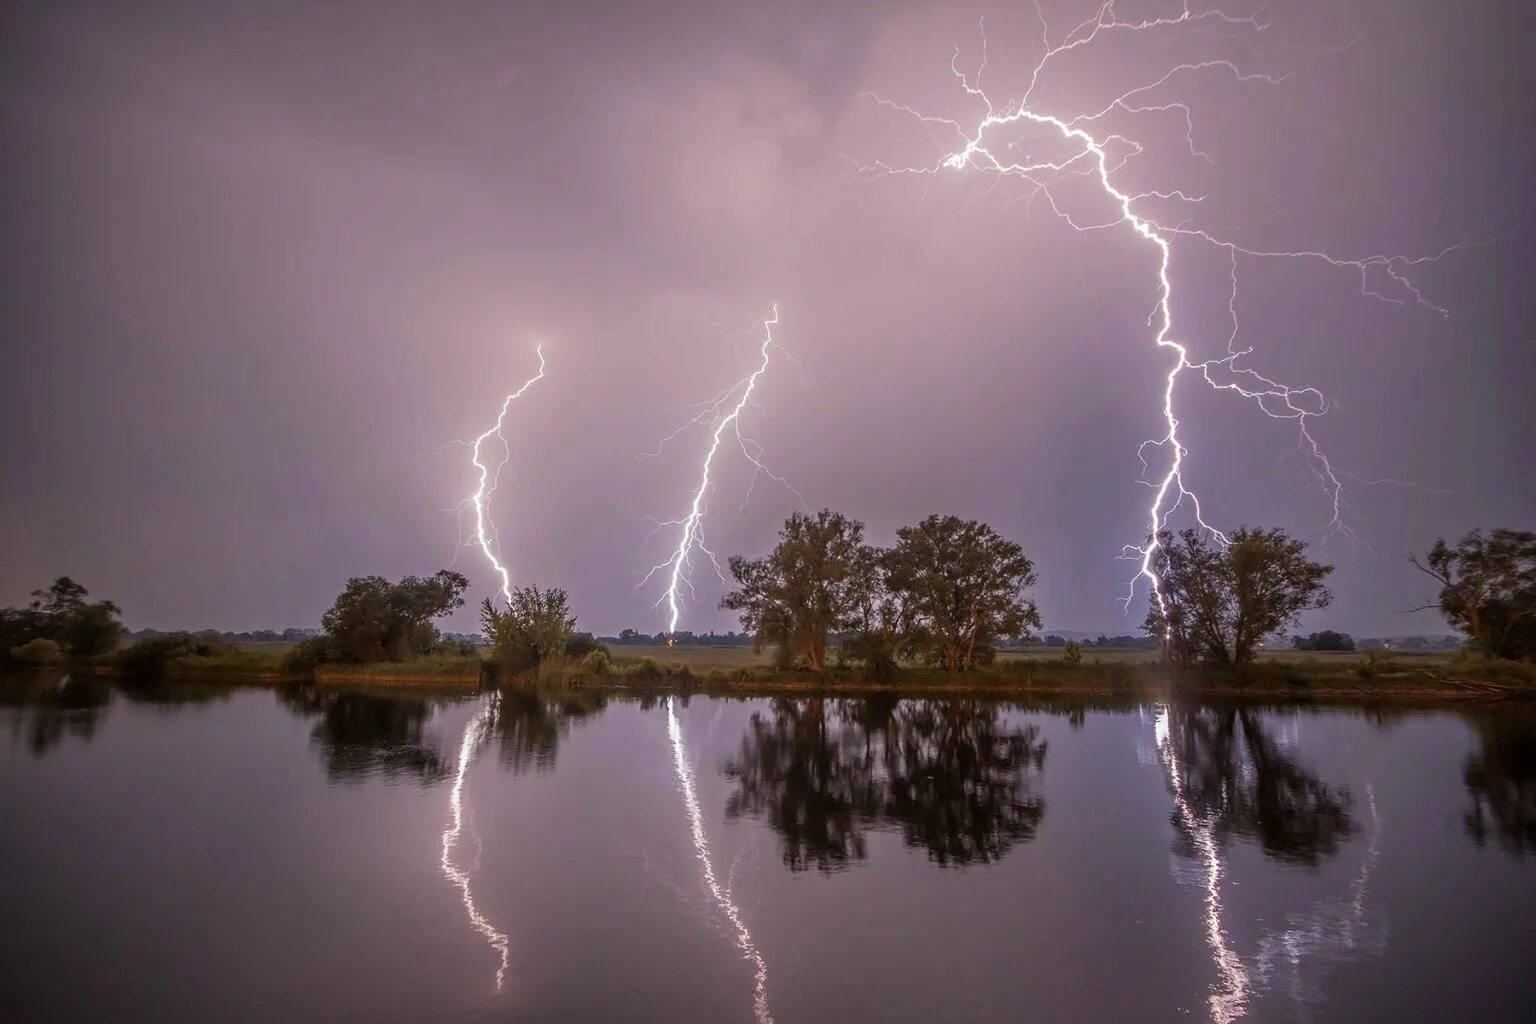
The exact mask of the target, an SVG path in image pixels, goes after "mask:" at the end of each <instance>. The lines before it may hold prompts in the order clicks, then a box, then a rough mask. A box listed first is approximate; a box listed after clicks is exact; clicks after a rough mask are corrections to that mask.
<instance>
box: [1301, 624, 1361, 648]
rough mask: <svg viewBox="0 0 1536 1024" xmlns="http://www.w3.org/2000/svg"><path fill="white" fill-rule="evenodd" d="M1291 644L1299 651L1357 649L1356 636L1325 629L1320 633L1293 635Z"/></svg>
mask: <svg viewBox="0 0 1536 1024" xmlns="http://www.w3.org/2000/svg"><path fill="white" fill-rule="evenodd" d="M1291 646H1292V647H1294V648H1296V649H1297V650H1298V651H1352V650H1354V649H1355V638H1354V637H1352V636H1350V635H1349V634H1348V633H1336V632H1334V631H1333V630H1331V629H1325V630H1323V631H1322V632H1320V633H1309V634H1307V635H1306V636H1293V637H1291Z"/></svg>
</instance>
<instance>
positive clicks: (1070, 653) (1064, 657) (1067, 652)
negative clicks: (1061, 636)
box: [1061, 640, 1083, 665]
mask: <svg viewBox="0 0 1536 1024" xmlns="http://www.w3.org/2000/svg"><path fill="white" fill-rule="evenodd" d="M1061 662H1062V664H1064V665H1081V664H1082V663H1083V645H1082V644H1080V643H1078V642H1077V641H1076V640H1068V641H1067V645H1066V646H1065V647H1063V648H1062V649H1061Z"/></svg>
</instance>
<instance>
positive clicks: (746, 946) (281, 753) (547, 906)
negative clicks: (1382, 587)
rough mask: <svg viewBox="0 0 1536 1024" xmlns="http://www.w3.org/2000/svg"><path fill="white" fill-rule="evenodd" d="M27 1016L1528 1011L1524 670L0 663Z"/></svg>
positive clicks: (3, 784) (5, 978)
mask: <svg viewBox="0 0 1536 1024" xmlns="http://www.w3.org/2000/svg"><path fill="white" fill-rule="evenodd" d="M0 1019H3V1020H6V1021H27V1020H38V1021H67V1020H80V1021H87V1020H88V1021H105V1020H213V1019H218V1020H231V1021H297V1020H324V1021H376V1020H386V1021H420V1020H444V1019H446V1020H459V1019H470V1020H481V1019H485V1020H492V1019H494V1020H519V1021H588V1020H591V1021H600V1020H623V1021H667V1022H694V1021H698V1022H721V1021H752V1020H754V1019H761V1020H767V1019H772V1020H775V1021H779V1022H783V1024H790V1022H798V1021H863V1020H868V1021H881V1022H895V1021H925V1022H927V1021H996V1020H1012V1019H1018V1020H1031V1021H1114V1022H1126V1021H1181V1020H1218V1021H1231V1020H1239V1019H1246V1020H1253V1021H1291V1020H1302V1021H1306V1020H1339V1021H1368V1020H1371V1021H1376V1020H1380V1021H1435V1022H1440V1021H1463V1020H1465V1021H1521V1022H1529V1021H1532V1020H1536V711H1533V710H1532V709H1529V708H1518V707H1508V706H1505V707H1498V708H1484V709H1480V710H1462V711H1457V712H1448V713H1433V714H1385V713H1381V712H1372V713H1366V712H1355V713H1351V712H1344V711H1311V710H1292V709H1283V710H1281V709H1260V708H1255V707H1250V706H1212V705H1198V704H1196V705H1188V706H1179V705H1175V706H1156V705H1152V706H1144V707H1137V706H1118V707H1116V706H1109V707H1096V706H1084V705H1081V704H1078V705H1074V704H1071V703H1061V704H1045V705H1039V704H1024V705H1017V704H998V703H993V702H987V701H976V700H964V699H952V700H940V701H902V702H897V701H892V700H887V699H876V700H856V701H855V700H837V701H831V700H828V701H815V700H805V699H798V700H793V701H773V700H750V701H721V700H710V699H706V698H702V697H694V698H692V699H689V700H686V701H684V700H681V699H678V700H669V699H667V698H659V699H653V700H650V701H647V702H643V703H642V702H637V701H634V700H632V699H623V698H620V697H618V696H612V697H607V698H604V697H602V696H599V695H595V694H583V695H580V696H578V697H574V698H571V699H568V700H564V701H561V700H547V699H539V698H536V697H531V696H518V695H513V694H507V695H503V696H500V697H496V696H480V697H476V698H474V699H467V700H458V701H444V700H440V699H434V698H423V697H410V696H393V697H378V696H368V695H362V694H348V693H338V692H324V691H321V692H317V691H314V690H293V691H282V692H274V691H271V690H261V689H249V690H228V689H223V688H218V687H211V686H210V687H188V686H178V687H163V688H155V689H149V690H131V689H123V688H118V687H113V686H109V685H107V684H104V683H100V682H96V681H91V680H81V679H73V680H68V679H66V680H58V679H52V680H42V679H33V680H21V681H18V680H15V679H12V680H10V681H8V682H0Z"/></svg>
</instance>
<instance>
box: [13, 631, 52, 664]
mask: <svg viewBox="0 0 1536 1024" xmlns="http://www.w3.org/2000/svg"><path fill="white" fill-rule="evenodd" d="M11 659H12V660H13V661H18V662H20V663H21V664H23V665H57V664H58V663H59V662H61V661H63V660H64V652H63V651H61V650H59V645H58V644H56V643H54V642H53V641H52V640H49V639H48V638H47V637H42V636H37V637H33V638H32V639H31V640H28V641H27V642H26V643H24V644H22V645H21V646H19V647H12V648H11Z"/></svg>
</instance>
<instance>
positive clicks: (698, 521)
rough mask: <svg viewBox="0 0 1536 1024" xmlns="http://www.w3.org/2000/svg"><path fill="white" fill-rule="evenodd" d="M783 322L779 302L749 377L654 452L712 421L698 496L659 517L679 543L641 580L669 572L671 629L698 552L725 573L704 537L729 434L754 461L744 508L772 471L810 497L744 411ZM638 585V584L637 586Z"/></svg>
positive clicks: (780, 480) (722, 576)
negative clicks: (746, 430) (767, 454)
mask: <svg viewBox="0 0 1536 1024" xmlns="http://www.w3.org/2000/svg"><path fill="white" fill-rule="evenodd" d="M778 322H779V307H778V305H777V304H775V305H774V307H773V313H772V315H771V316H769V317H768V318H767V319H766V320H764V321H762V328H763V340H762V344H761V346H760V347H759V349H758V364H757V367H756V368H755V369H754V370H753V371H752V372H751V373H749V374H748V375H747V376H745V377H743V378H741V379H740V380H738V381H736V383H734V384H732V385H731V386H730V387H728V388H726V389H724V390H723V391H721V392H719V393H718V394H716V395H715V396H714V397H713V398H711V399H710V400H709V401H707V402H704V403H702V404H700V405H698V406H695V407H694V410H695V411H694V413H693V415H692V416H691V417H689V419H688V421H687V422H686V423H684V424H683V425H682V426H680V427H678V428H677V429H676V430H674V431H673V432H672V433H670V434H668V435H667V436H666V437H664V438H662V440H661V443H660V444H659V445H657V447H656V449H655V450H654V451H652V452H650V453H648V454H649V455H656V454H658V453H659V452H660V451H661V449H662V448H663V447H665V446H666V444H667V442H669V441H671V440H672V439H674V438H676V437H677V436H678V435H679V434H681V433H682V432H683V431H685V430H687V429H688V428H690V427H694V426H699V425H712V427H713V429H712V430H711V431H710V440H709V448H708V450H706V451H705V453H704V461H703V464H702V465H701V467H700V470H699V483H698V486H697V487H696V488H694V491H693V500H692V502H691V503H690V504H689V507H688V512H687V514H686V515H684V516H683V517H682V518H681V519H658V520H655V521H654V522H655V524H656V528H657V529H662V528H664V527H677V528H678V538H677V547H676V548H674V549H673V551H672V554H671V556H670V557H669V558H668V559H667V560H666V561H665V562H662V563H660V564H659V565H654V566H652V567H651V569H650V570H649V571H648V572H646V573H645V575H644V577H642V579H641V580H640V583H639V586H641V587H643V586H644V585H645V584H646V583H647V582H649V581H650V580H651V578H652V577H654V576H655V575H656V574H658V573H665V574H666V577H667V589H666V592H665V593H664V594H662V596H661V597H660V598H659V599H658V600H657V601H656V606H657V607H660V606H661V605H662V604H663V603H665V604H666V606H667V632H668V633H675V632H677V623H678V619H679V618H680V617H681V616H682V605H683V591H684V590H685V589H686V590H688V591H689V592H690V593H691V592H692V587H693V583H692V579H691V576H690V569H691V568H692V564H693V558H694V552H695V551H699V552H702V553H703V554H704V555H705V557H707V558H708V559H709V562H710V565H711V566H712V567H713V568H714V570H715V574H716V575H717V576H719V577H720V579H721V580H722V581H724V579H725V573H724V571H723V570H722V569H721V567H720V560H719V559H718V558H716V557H715V553H714V552H713V551H711V550H710V549H709V546H708V545H707V544H706V543H705V540H704V530H703V524H704V515H705V513H706V511H707V510H708V506H709V497H710V493H711V491H712V490H713V489H714V484H713V482H712V481H711V479H710V473H711V472H712V470H713V467H714V462H715V455H716V454H717V453H718V452H719V451H720V447H721V444H722V443H723V442H724V441H725V439H726V437H728V436H729V437H734V438H735V440H736V443H737V446H738V447H739V448H740V449H741V453H742V455H743V456H744V457H745V458H746V459H747V461H748V462H750V463H751V464H752V481H751V483H749V484H748V485H747V494H746V497H744V498H743V499H742V504H741V507H742V508H745V507H746V503H747V502H748V501H750V500H751V497H752V491H753V488H755V487H756V485H757V478H758V477H759V476H766V477H768V478H769V479H771V480H773V481H774V482H776V483H778V484H781V485H782V486H784V487H785V488H787V489H788V490H789V491H790V492H791V493H792V494H794V495H795V497H797V498H800V501H801V504H804V503H805V499H804V498H803V497H801V495H800V492H799V491H796V490H795V489H794V488H793V487H791V486H790V485H789V483H788V482H787V481H786V480H785V479H784V478H783V477H782V476H779V475H778V474H777V473H775V472H773V471H772V470H771V469H769V468H768V467H767V466H766V465H765V464H764V463H763V449H762V446H761V445H759V444H758V443H757V442H755V441H753V440H752V439H751V438H749V437H747V436H746V435H744V434H743V433H742V432H741V415H742V413H743V412H744V411H745V410H746V408H747V406H748V405H749V404H750V403H751V400H752V392H753V391H754V390H756V388H757V382H758V380H759V379H760V378H761V377H762V376H763V374H764V373H766V372H767V371H768V364H769V363H770V362H771V361H772V359H773V353H774V351H775V350H779V351H782V349H780V347H779V345H778V343H777V342H776V341H774V338H773V328H774V326H775V325H776V324H777V323H778ZM637 589H638V587H637Z"/></svg>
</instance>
